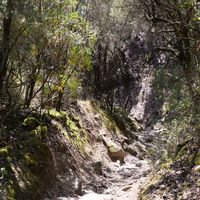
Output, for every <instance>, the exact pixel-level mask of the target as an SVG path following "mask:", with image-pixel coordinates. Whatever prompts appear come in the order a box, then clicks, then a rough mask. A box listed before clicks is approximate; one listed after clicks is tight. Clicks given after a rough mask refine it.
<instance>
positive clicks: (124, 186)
mask: <svg viewBox="0 0 200 200" xmlns="http://www.w3.org/2000/svg"><path fill="white" fill-rule="evenodd" d="M149 173H150V166H149V164H148V162H147V161H146V160H139V159H138V158H136V157H133V156H131V155H127V156H126V158H125V164H123V165H120V163H119V162H116V163H113V162H110V163H108V166H107V168H105V169H103V177H102V180H101V181H102V183H101V185H104V188H105V189H104V190H103V191H102V192H100V193H95V192H94V191H91V190H87V187H88V186H87V185H86V186H85V188H86V189H85V191H84V193H86V194H84V195H83V196H80V197H70V198H67V197H58V198H57V200H122V199H123V200H137V199H138V194H139V188H140V186H141V184H142V183H144V181H145V179H146V177H147V175H149Z"/></svg>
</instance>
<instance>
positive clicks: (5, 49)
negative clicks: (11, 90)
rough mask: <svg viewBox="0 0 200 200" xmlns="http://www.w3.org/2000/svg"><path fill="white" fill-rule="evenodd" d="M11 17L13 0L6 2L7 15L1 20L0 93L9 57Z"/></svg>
mask: <svg viewBox="0 0 200 200" xmlns="http://www.w3.org/2000/svg"><path fill="white" fill-rule="evenodd" d="M12 16H13V0H8V1H7V15H6V16H5V17H4V19H3V36H2V44H1V49H0V54H1V56H0V92H1V90H2V87H3V82H4V78H5V76H6V73H7V62H8V57H9V44H10V33H11V23H12Z"/></svg>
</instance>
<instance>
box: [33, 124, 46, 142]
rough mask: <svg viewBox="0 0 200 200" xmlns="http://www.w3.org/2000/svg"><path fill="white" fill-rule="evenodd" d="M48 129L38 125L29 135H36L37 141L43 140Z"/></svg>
mask: <svg viewBox="0 0 200 200" xmlns="http://www.w3.org/2000/svg"><path fill="white" fill-rule="evenodd" d="M47 132H48V128H47V126H45V125H40V126H38V127H36V129H35V130H32V131H31V134H33V135H36V136H37V137H38V138H39V139H41V140H43V139H45V138H47Z"/></svg>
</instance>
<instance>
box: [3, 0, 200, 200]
mask: <svg viewBox="0 0 200 200" xmlns="http://www.w3.org/2000/svg"><path fill="white" fill-rule="evenodd" d="M199 62H200V2H199V1H198V0H165V1H163V0H101V1H100V0H43V1H42V0H25V1H22V0H2V1H1V2H0V190H2V191H3V190H4V189H5V187H4V185H6V187H7V188H6V191H7V193H8V194H9V195H10V197H7V199H9V200H10V199H19V200H23V199H39V198H38V197H35V196H34V197H33V196H32V197H31V198H30V196H25V197H22V196H20V197H19V196H17V195H18V193H17V192H16V191H17V190H18V189H16V188H15V187H12V186H13V185H14V184H13V182H15V181H16V180H15V181H13V179H12V181H13V182H10V176H11V175H10V174H9V170H10V171H14V170H13V169H12V165H11V163H12V161H13V160H12V161H9V157H12V156H13V157H16V159H14V158H13V159H14V160H15V162H18V161H19V160H20V158H19V159H18V157H17V156H18V155H13V154H12V156H9V155H7V154H9V153H8V152H9V151H10V150H8V151H7V150H6V148H7V147H8V149H14V151H15V150H16V149H17V148H18V146H17V145H16V144H17V143H21V142H22V141H24V140H27V141H28V139H27V138H26V137H27V136H21V135H20V134H21V133H20V134H19V133H18V132H21V131H22V132H23V130H25V129H21V128H19V127H20V124H22V123H23V120H24V119H26V118H27V117H28V116H33V115H34V117H36V118H38V119H40V120H44V121H45V122H42V123H48V120H49V117H44V114H43V113H44V112H46V111H48V110H54V111H55V112H56V113H57V114H58V113H62V112H63V111H65V112H68V110H69V108H71V107H73V106H74V105H75V104H76V103H75V102H77V101H78V100H83V101H86V100H89V101H92V102H95V104H98V105H100V107H101V109H103V110H105V112H106V113H107V114H108V115H109V116H110V118H112V119H115V120H116V119H118V118H117V117H116V116H117V115H118V114H119V112H120V113H126V115H127V117H128V116H129V117H133V118H134V120H135V122H137V123H139V124H140V126H141V127H142V130H143V131H145V130H149V129H151V128H152V127H154V125H155V124H157V122H159V123H161V124H162V126H163V127H164V130H165V131H164V133H163V134H164V135H165V136H164V137H166V138H167V139H166V141H165V142H164V143H165V145H164V146H162V145H161V146H159V145H158V149H157V150H155V149H153V150H152V149H151V151H150V152H149V153H148V156H147V157H148V159H150V160H151V162H152V166H154V167H155V168H156V169H157V170H158V169H160V166H161V165H162V164H163V163H164V164H165V163H167V162H169V160H170V162H172V163H173V164H174V165H175V166H179V167H182V168H184V169H187V172H188V173H190V172H191V171H192V169H193V168H194V167H195V166H200V148H199V144H200V65H199ZM145 81H146V82H148V81H149V82H150V83H151V86H150V88H149V89H148V91H147V88H146V86H144V87H143V83H144V84H145ZM138 102H139V103H140V102H145V103H144V105H143V104H142V105H143V111H141V110H140V108H139V107H138V106H137V105H138V104H139V103H138ZM136 110H137V112H139V113H140V114H141V113H142V112H143V113H142V116H140V117H137V116H136V114H135V113H136ZM54 114H55V113H54ZM124 118H125V117H124ZM67 119H68V118H67ZM74 119H76V118H74ZM74 119H73V120H74ZM74 121H75V120H74ZM33 123H34V122H33ZM116 123H119V124H120V125H118V126H119V127H121V123H120V122H119V120H116ZM40 125H41V123H40ZM68 126H70V125H69V124H68ZM47 127H48V126H47ZM29 128H30V127H29ZM48 129H51V128H49V127H48ZM19 130H20V131H19ZM52 130H53V129H52ZM26 131H27V130H26ZM28 131H30V130H28ZM41 132H43V130H42V131H41ZM28 137H29V136H28ZM31 137H32V136H31ZM45 137H46V136H45ZM80 137H82V136H80ZM159 137H160V136H159ZM24 138H26V139H24ZM42 140H44V141H43V142H46V143H48V142H47V141H49V140H50V139H47V141H46V139H44V138H43V136H42ZM31 141H32V140H31ZM31 141H29V142H28V145H30V146H31V149H35V146H34V145H36V146H37V143H36V142H35V140H34V141H32V143H31ZM158 144H160V142H159V141H158ZM187 145H188V146H187ZM15 148H16V149H15ZM40 150H41V149H40ZM183 150H184V152H183ZM31 151H32V150H31ZM34 151H37V148H36V149H35V150H34ZM180 152H181V153H180ZM39 154H40V152H39ZM177 157H178V158H177ZM158 160H159V162H158ZM177 160H178V161H177ZM183 161H184V162H183ZM71 162H73V161H71ZM176 162H178V163H179V164H177V163H176ZM13 163H14V161H13ZM19 163H20V162H19ZM47 165H48V164H47ZM7 166H9V167H8V170H7ZM20 166H21V165H20ZM198 170H199V169H198ZM14 172H15V171H14ZM198 173H199V171H198ZM11 174H12V173H11ZM197 181H198V187H199V186H200V184H199V181H200V179H199V174H198V176H197ZM11 185H12V186H11ZM34 187H35V186H34ZM42 187H43V186H42ZM13 188H14V189H13ZM13 191H15V192H14V193H15V194H13ZM33 191H34V190H33ZM198 191H199V195H198V194H197V193H198ZM20 192H21V193H23V192H22V190H20ZM21 193H20V195H21ZM1 194H4V193H3V192H2V193H1V192H0V196H1ZM9 195H8V196H9ZM29 195H30V194H29ZM195 195H197V196H200V190H197V192H196V194H195ZM195 195H193V196H190V197H191V198H190V199H198V197H197V198H195V197H196V196H195ZM178 197H179V196H178ZM178 197H177V196H176V197H173V199H184V198H178ZM0 199H1V197H0ZM2 199H6V197H4V198H3V197H2ZM141 199H143V200H145V198H142V197H141ZM146 199H148V198H146ZM149 199H150V200H151V199H152V197H149ZM163 199H164V198H163ZM169 199H170V198H169Z"/></svg>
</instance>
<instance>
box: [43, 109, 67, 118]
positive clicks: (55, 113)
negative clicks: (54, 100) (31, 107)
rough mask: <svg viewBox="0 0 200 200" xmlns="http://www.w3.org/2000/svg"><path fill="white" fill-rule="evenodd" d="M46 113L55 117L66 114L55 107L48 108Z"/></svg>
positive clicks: (61, 116)
mask: <svg viewBox="0 0 200 200" xmlns="http://www.w3.org/2000/svg"><path fill="white" fill-rule="evenodd" d="M45 113H46V114H47V115H49V116H50V117H52V118H54V119H61V118H63V116H64V115H63V113H60V112H58V111H56V110H55V109H50V110H47V111H46V112H45Z"/></svg>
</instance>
